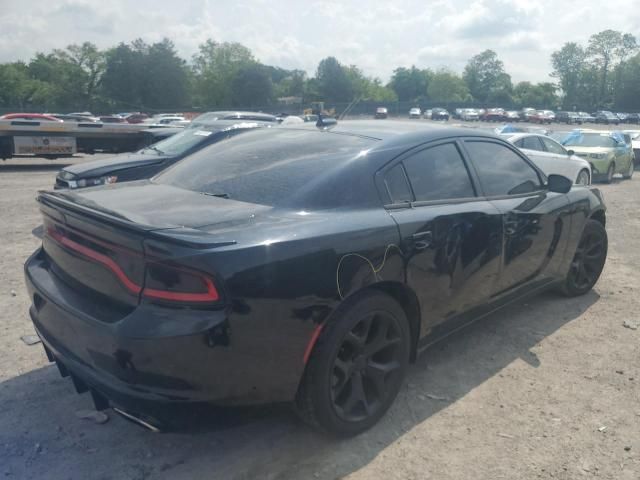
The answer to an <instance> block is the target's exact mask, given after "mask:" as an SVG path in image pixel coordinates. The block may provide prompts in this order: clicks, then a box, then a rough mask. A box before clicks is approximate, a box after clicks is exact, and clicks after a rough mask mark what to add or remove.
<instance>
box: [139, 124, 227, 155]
mask: <svg viewBox="0 0 640 480" xmlns="http://www.w3.org/2000/svg"><path fill="white" fill-rule="evenodd" d="M218 131H220V129H219V128H214V127H204V126H200V127H198V128H185V129H184V130H183V131H182V132H179V133H176V134H175V135H172V136H170V137H169V138H166V139H164V140H162V141H160V142H158V143H154V144H153V145H151V146H149V147H146V148H143V149H142V150H140V152H141V153H150V152H151V151H155V152H157V153H158V155H170V156H175V155H181V154H183V153H185V152H186V151H188V150H189V149H191V148H193V147H195V146H196V145H198V144H200V143H203V142H205V141H206V140H207V138H208V137H209V136H211V135H213V134H215V133H216V132H218Z"/></svg>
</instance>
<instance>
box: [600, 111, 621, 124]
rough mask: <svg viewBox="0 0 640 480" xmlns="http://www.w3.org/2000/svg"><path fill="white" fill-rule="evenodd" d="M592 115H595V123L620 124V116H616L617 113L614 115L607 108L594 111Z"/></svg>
mask: <svg viewBox="0 0 640 480" xmlns="http://www.w3.org/2000/svg"><path fill="white" fill-rule="evenodd" d="M594 117H596V123H604V124H605V125H609V124H613V125H619V124H620V118H618V116H617V115H615V114H613V113H612V112H609V111H607V110H601V111H599V112H596V114H595V115H594Z"/></svg>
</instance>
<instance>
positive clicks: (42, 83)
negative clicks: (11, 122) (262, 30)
mask: <svg viewBox="0 0 640 480" xmlns="http://www.w3.org/2000/svg"><path fill="white" fill-rule="evenodd" d="M638 50H639V49H638V43H637V40H636V38H635V37H634V36H633V35H631V34H628V33H627V34H625V33H621V32H617V31H614V30H605V31H603V32H600V33H597V34H594V35H592V36H591V37H590V39H589V41H588V44H587V45H579V44H577V43H575V42H569V43H566V44H565V45H563V46H562V48H561V49H560V50H558V51H556V52H553V53H552V55H551V64H552V66H553V71H552V73H551V76H552V78H554V79H555V80H556V82H540V83H532V82H527V81H524V82H519V83H516V84H514V83H513V82H512V80H511V76H510V75H509V74H508V73H507V72H506V71H505V67H504V63H503V62H502V61H501V60H500V59H499V58H498V55H497V54H496V52H494V51H493V50H485V51H483V52H481V53H479V54H477V55H475V56H473V57H471V58H470V59H469V61H468V62H467V64H466V66H465V68H464V71H463V72H462V74H458V73H456V72H454V71H452V70H450V69H447V68H440V69H435V70H434V69H429V68H418V67H416V66H411V67H409V68H406V67H398V68H396V69H395V70H394V71H393V75H392V76H391V79H390V80H389V82H388V83H387V84H384V82H382V81H381V80H380V79H379V78H375V77H371V76H368V75H366V74H365V73H364V72H363V71H362V70H361V69H360V68H358V67H357V66H356V65H345V64H342V63H340V62H339V61H338V60H337V59H336V58H335V57H327V58H324V59H322V60H321V61H320V62H319V64H318V67H317V69H316V72H315V75H314V76H308V75H307V74H306V72H304V71H302V70H287V69H283V68H280V67H276V66H271V65H264V64H262V63H261V62H259V61H258V60H257V59H256V58H255V57H254V56H253V54H252V52H251V50H250V49H248V48H247V47H246V46H244V45H242V44H240V43H235V42H216V41H214V40H207V41H206V42H204V43H203V44H201V45H200V46H199V47H198V51H197V53H196V54H195V55H193V57H192V58H191V59H189V60H188V61H187V60H185V59H183V58H181V57H180V56H179V55H178V53H177V51H176V49H175V46H174V44H173V42H172V41H171V40H169V39H164V40H162V41H160V42H156V43H151V44H149V43H146V42H144V41H143V40H140V39H138V40H135V41H133V42H131V43H120V44H119V45H117V46H115V47H113V48H109V49H106V50H100V49H98V48H97V47H96V46H95V45H94V44H92V43H90V42H85V43H83V44H82V45H70V46H68V47H67V48H66V49H55V50H53V51H51V52H49V53H37V54H36V55H35V56H34V57H33V58H32V59H30V60H29V61H28V62H22V61H18V62H10V63H4V64H0V109H3V110H7V109H13V110H41V111H50V112H53V111H60V112H64V111H74V110H76V111H77V110H87V109H88V110H91V111H94V112H112V111H121V110H128V111H130V110H141V111H162V110H211V109H220V108H239V107H243V108H268V107H269V106H273V107H274V108H275V106H276V105H278V104H279V103H280V102H283V101H286V100H287V99H288V100H289V101H291V102H294V103H302V104H307V103H309V102H312V101H324V102H326V103H328V104H346V103H349V102H352V101H354V100H360V101H371V102H408V103H414V104H415V105H421V104H425V103H433V102H441V103H443V104H447V105H451V104H474V105H483V106H504V107H510V106H511V107H513V106H532V107H540V108H542V107H546V108H558V107H561V108H565V109H574V108H576V109H578V110H588V109H597V108H609V109H615V110H626V111H633V110H640V53H638Z"/></svg>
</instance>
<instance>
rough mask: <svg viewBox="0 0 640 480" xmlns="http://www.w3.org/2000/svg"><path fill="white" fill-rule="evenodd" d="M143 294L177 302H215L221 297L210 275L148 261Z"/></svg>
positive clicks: (152, 297)
mask: <svg viewBox="0 0 640 480" xmlns="http://www.w3.org/2000/svg"><path fill="white" fill-rule="evenodd" d="M142 296H143V297H146V298H149V299H152V300H161V301H167V302H175V303H197V304H205V303H213V302H217V301H218V300H219V299H220V296H219V295H218V290H217V289H216V287H215V285H214V283H213V279H212V278H211V277H209V276H208V275H206V274H204V273H201V272H196V271H193V270H188V269H184V268H182V267H176V266H172V265H168V264H164V263H151V262H149V263H147V269H146V276H145V281H144V288H143V289H142Z"/></svg>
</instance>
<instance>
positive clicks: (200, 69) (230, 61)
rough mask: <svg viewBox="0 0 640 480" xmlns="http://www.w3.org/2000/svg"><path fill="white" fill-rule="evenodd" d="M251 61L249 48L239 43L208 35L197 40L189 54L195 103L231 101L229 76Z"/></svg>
mask: <svg viewBox="0 0 640 480" xmlns="http://www.w3.org/2000/svg"><path fill="white" fill-rule="evenodd" d="M255 63H256V60H255V58H254V57H253V54H252V53H251V50H249V49H248V48H247V47H245V46H244V45H242V44H240V43H235V42H234V43H228V42H224V43H218V42H215V41H213V40H211V39H209V40H207V41H206V42H205V43H203V44H201V45H200V46H199V47H198V53H197V54H196V55H195V56H194V57H193V75H194V100H195V103H196V105H198V106H201V107H205V108H211V107H222V106H229V105H231V103H232V96H233V92H232V81H233V78H234V77H235V75H236V73H237V72H238V71H239V70H240V69H241V68H242V67H245V66H247V65H251V64H255Z"/></svg>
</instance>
